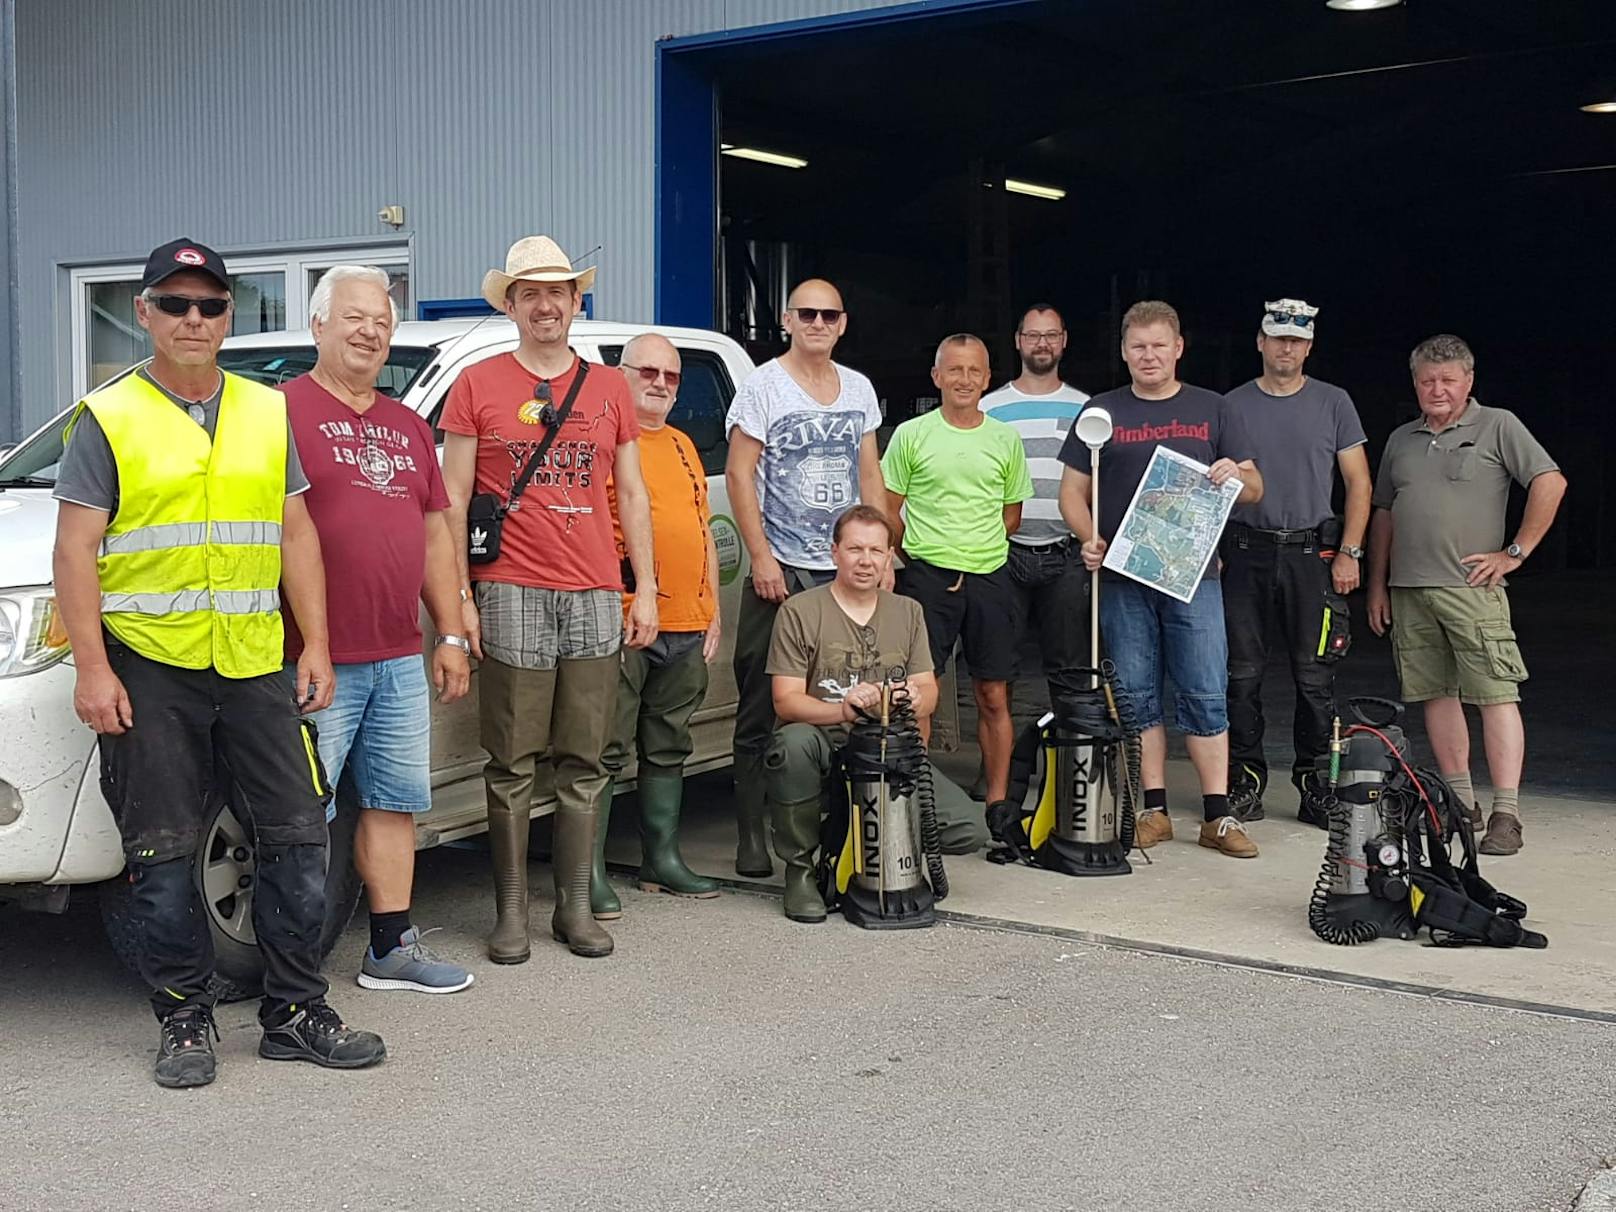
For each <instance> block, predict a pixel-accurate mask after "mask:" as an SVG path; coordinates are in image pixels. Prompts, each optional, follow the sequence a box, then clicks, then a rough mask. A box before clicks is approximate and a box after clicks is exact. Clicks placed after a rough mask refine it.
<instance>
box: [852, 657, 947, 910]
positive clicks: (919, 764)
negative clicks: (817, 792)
mask: <svg viewBox="0 0 1616 1212" xmlns="http://www.w3.org/2000/svg"><path fill="white" fill-rule="evenodd" d="M891 682H892V688H891V691H890V692H889V697H888V700H887V722H886V725H885V727H884V728H883V726H882V724H881V720H880V717H879V716H876V715H873V714H871V713H870V712H868V711H859V713H858V715H859V718H858V719H857V720H855V721H854V722H853V726H852V728H851V729H849V731H848V745H847V771H848V773H849V775H851V776H853V777H855V778H867V779H885V780H886V783H887V787H888V789H889V790H890V792H891V793H892V794H893V795H912V796H913V797H914V802H915V805H916V808H917V811H918V815H919V818H920V851H921V853H922V854H924V855H925V856H926V875H927V877H928V878H929V879H930V881H931V890H932V895H933V896H934V897H935V898H936V899H937V900H942V899H943V898H944V897H946V896H947V895H948V873H947V872H946V871H944V870H943V845H942V832H941V830H940V829H939V828H938V825H937V799H936V794H935V792H934V790H933V788H932V782H931V760H930V758H929V757H928V756H927V754H926V745H925V742H924V741H922V740H921V738H920V721H919V719H918V718H917V717H916V715H915V707H914V702H913V701H912V699H911V696H910V693H909V686H908V684H907V682H905V681H904V680H903V678H902V673H901V671H897V670H895V671H893V676H892V678H891ZM883 746H884V750H885V761H883V760H882V755H883Z"/></svg>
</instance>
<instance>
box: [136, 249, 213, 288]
mask: <svg viewBox="0 0 1616 1212" xmlns="http://www.w3.org/2000/svg"><path fill="white" fill-rule="evenodd" d="M187 271H188V272H190V273H197V274H207V275H208V277H210V278H212V279H213V280H214V281H215V282H217V283H218V284H219V285H220V286H222V287H224V289H225V290H229V289H230V275H229V273H227V272H226V271H225V267H224V258H223V257H221V256H220V255H219V254H218V253H216V252H214V251H213V250H212V249H211V248H209V247H208V246H207V245H206V244H198V243H197V242H196V241H195V240H191V239H187V238H183V237H182V238H181V239H178V240H170V241H169V242H168V243H167V244H164V245H161V246H160V247H158V248H154V249H152V254H151V256H149V257H147V258H146V272H145V273H143V274H142V275H141V276H140V288H141V289H142V290H145V289H147V288H148V287H152V286H156V285H157V284H158V283H159V282H161V281H162V280H163V279H164V278H168V277H172V276H173V275H174V274H177V273H185V272H187Z"/></svg>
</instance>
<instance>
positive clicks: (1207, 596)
mask: <svg viewBox="0 0 1616 1212" xmlns="http://www.w3.org/2000/svg"><path fill="white" fill-rule="evenodd" d="M1100 636H1101V638H1102V639H1103V640H1104V642H1105V651H1106V655H1107V656H1109V657H1110V658H1111V660H1112V662H1113V663H1114V664H1115V665H1116V667H1117V682H1118V689H1119V690H1120V691H1121V693H1122V696H1123V698H1125V699H1126V700H1127V703H1128V706H1129V707H1131V708H1132V710H1133V717H1134V723H1135V725H1136V726H1137V727H1139V728H1140V729H1145V728H1153V727H1155V726H1156V725H1157V724H1160V723H1161V722H1162V720H1163V715H1162V675H1163V674H1164V673H1165V674H1166V676H1167V677H1170V678H1172V679H1173V686H1174V688H1175V689H1176V690H1177V692H1178V701H1177V704H1176V707H1177V711H1176V722H1177V724H1178V727H1179V730H1180V731H1181V732H1185V733H1188V734H1189V735H1190V736H1217V735H1218V734H1219V733H1222V732H1227V731H1228V730H1229V700H1228V690H1229V641H1228V637H1227V636H1226V635H1225V633H1224V630H1223V587H1222V586H1221V585H1220V584H1219V583H1218V582H1217V581H1202V582H1201V584H1200V587H1199V588H1198V589H1197V590H1196V591H1195V596H1194V597H1193V598H1192V599H1190V601H1189V602H1187V603H1186V602H1180V601H1177V600H1176V599H1174V598H1170V597H1168V596H1167V595H1166V594H1164V593H1157V592H1156V591H1155V590H1154V589H1146V588H1145V587H1144V586H1143V585H1141V584H1139V583H1138V582H1137V581H1130V580H1126V579H1124V578H1120V577H1119V578H1115V579H1113V578H1110V577H1107V578H1106V580H1105V581H1104V583H1103V584H1102V585H1101V586H1100ZM322 747H323V746H322Z"/></svg>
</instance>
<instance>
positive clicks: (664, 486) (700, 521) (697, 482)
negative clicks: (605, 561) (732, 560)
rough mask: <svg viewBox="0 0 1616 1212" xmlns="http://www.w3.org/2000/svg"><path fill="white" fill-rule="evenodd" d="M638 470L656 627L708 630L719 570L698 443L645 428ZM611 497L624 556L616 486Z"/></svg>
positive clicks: (677, 434) (625, 602)
mask: <svg viewBox="0 0 1616 1212" xmlns="http://www.w3.org/2000/svg"><path fill="white" fill-rule="evenodd" d="M591 373H593V372H591ZM640 471H641V474H642V475H644V477H645V487H646V491H647V492H649V493H650V494H651V543H652V546H653V548H654V550H655V552H656V581H657V626H658V627H659V628H660V629H661V630H663V631H706V630H707V625H708V624H709V623H711V622H712V621H713V615H714V613H715V612H716V611H717V609H718V597H717V588H716V587H715V585H714V583H713V578H714V577H716V576H717V575H718V570H717V569H716V568H709V567H707V519H708V510H707V473H706V472H704V471H703V470H702V469H701V456H700V455H699V454H697V453H696V444H695V443H694V442H692V441H691V440H690V439H689V438H687V437H686V436H685V435H684V434H683V433H681V432H680V431H679V430H677V429H675V428H674V427H673V426H672V425H664V426H663V427H662V428H661V429H642V430H640ZM611 497H612V526H613V528H614V530H615V532H616V537H617V550H618V552H619V554H620V555H621V554H624V553H625V549H624V547H623V527H622V523H621V521H620V520H619V519H618V516H617V487H616V485H615V484H614V485H612V486H611ZM624 558H626V555H624ZM633 600H634V598H633V595H632V594H625V595H624V597H623V609H624V610H625V611H627V609H628V605H629V603H630V602H632V601H633Z"/></svg>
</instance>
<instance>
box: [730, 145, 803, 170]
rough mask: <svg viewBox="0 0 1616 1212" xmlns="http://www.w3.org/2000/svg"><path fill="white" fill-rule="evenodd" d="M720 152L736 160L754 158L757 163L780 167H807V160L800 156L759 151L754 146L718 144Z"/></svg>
mask: <svg viewBox="0 0 1616 1212" xmlns="http://www.w3.org/2000/svg"><path fill="white" fill-rule="evenodd" d="M718 150H719V152H720V153H722V154H723V155H726V156H734V157H735V158H736V159H737V160H756V161H757V162H758V163H759V164H773V165H777V166H778V167H780V168H807V167H808V161H806V160H804V159H803V158H802V157H801V156H787V155H785V154H783V153H781V152H772V151H759V150H758V149H757V148H755V147H735V146H732V145H731V144H728V143H720V144H719V145H718Z"/></svg>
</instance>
